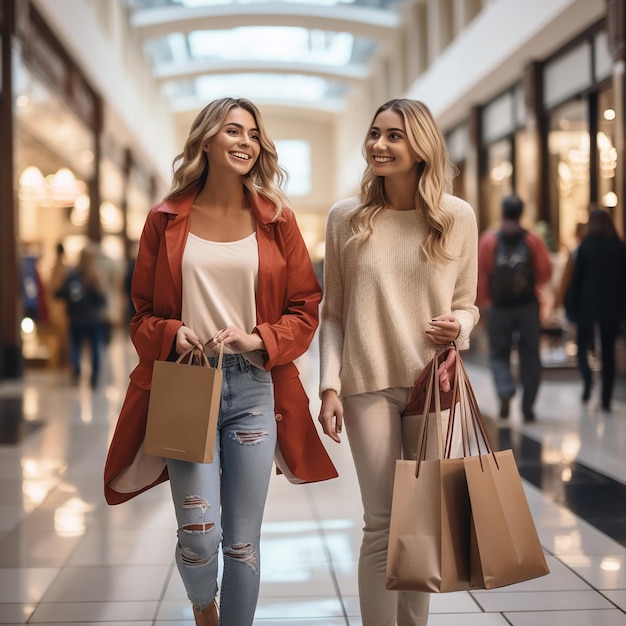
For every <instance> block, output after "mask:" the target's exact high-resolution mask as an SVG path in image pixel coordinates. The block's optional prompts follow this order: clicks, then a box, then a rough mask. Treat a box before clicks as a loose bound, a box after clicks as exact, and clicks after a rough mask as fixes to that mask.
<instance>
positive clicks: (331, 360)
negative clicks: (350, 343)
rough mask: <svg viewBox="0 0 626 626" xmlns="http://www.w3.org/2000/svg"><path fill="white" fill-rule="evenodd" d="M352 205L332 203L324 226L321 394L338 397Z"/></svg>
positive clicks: (343, 202)
mask: <svg viewBox="0 0 626 626" xmlns="http://www.w3.org/2000/svg"><path fill="white" fill-rule="evenodd" d="M352 204H353V202H351V201H350V200H345V201H341V202H338V203H337V204H335V205H334V206H333V207H332V208H331V210H330V212H329V214H328V221H327V224H326V254H325V259H324V297H323V299H322V305H321V313H320V320H321V324H320V395H321V394H322V393H323V392H324V391H326V390H327V389H334V390H335V391H336V392H337V394H338V395H340V394H341V379H340V375H341V362H342V357H343V343H344V328H343V304H344V294H343V291H344V288H343V287H344V286H343V272H342V270H341V252H342V248H343V245H344V244H345V241H346V239H347V236H349V219H347V218H346V216H345V213H346V211H347V210H349V208H350V206H351V205H352ZM346 230H347V231H348V232H346Z"/></svg>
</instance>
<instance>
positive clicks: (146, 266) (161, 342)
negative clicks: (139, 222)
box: [130, 209, 182, 388]
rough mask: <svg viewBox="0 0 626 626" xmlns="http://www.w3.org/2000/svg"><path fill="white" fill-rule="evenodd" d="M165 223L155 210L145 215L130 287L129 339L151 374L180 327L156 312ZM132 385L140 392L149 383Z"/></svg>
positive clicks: (164, 313)
mask: <svg viewBox="0 0 626 626" xmlns="http://www.w3.org/2000/svg"><path fill="white" fill-rule="evenodd" d="M167 219H168V217H167V215H166V214H163V213H157V212H155V211H154V209H153V210H152V211H151V212H150V213H149V214H148V218H147V219H146V223H145V225H144V229H143V232H142V235H141V239H140V242H139V249H138V252H137V260H136V262H135V270H134V272H133V280H132V287H131V297H132V300H133V304H134V306H135V311H136V313H135V315H134V316H133V318H132V320H131V322H130V336H131V339H132V341H133V344H134V345H135V348H136V349H137V354H138V355H139V362H140V364H141V365H144V366H146V365H149V368H148V371H150V372H151V370H152V363H153V362H154V361H156V360H166V359H167V358H168V357H170V355H171V352H172V346H173V342H174V338H175V336H176V331H177V330H178V329H179V328H180V327H181V325H182V322H181V321H180V320H178V319H171V311H165V310H162V311H159V310H157V309H158V307H157V306H156V305H155V289H156V288H158V287H157V282H158V276H159V269H160V267H161V266H164V265H165V264H166V263H167V256H166V254H165V251H164V245H165V243H164V232H165V226H166V223H167ZM143 369H144V370H145V369H146V368H145V367H144V368H143ZM139 371H142V370H141V369H140V370H139ZM133 379H134V377H133ZM135 382H136V383H137V384H139V385H140V386H142V387H143V388H147V387H146V384H148V385H149V381H141V380H135Z"/></svg>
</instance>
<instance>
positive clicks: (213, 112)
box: [165, 98, 286, 219]
mask: <svg viewBox="0 0 626 626" xmlns="http://www.w3.org/2000/svg"><path fill="white" fill-rule="evenodd" d="M234 108H241V109H244V110H245V111H248V113H250V114H251V115H252V117H253V118H254V121H255V123H256V127H257V129H258V131H259V142H260V145H261V152H260V154H259V158H258V159H257V161H256V163H255V164H254V166H253V167H252V169H251V170H250V172H249V173H248V174H246V176H244V178H243V185H244V187H245V188H246V189H247V190H248V192H249V193H250V195H251V196H252V197H258V196H263V197H264V198H266V199H267V200H269V201H270V202H271V203H272V204H273V205H274V206H275V207H276V215H275V217H274V219H276V217H278V215H279V214H280V212H281V210H282V208H283V206H284V205H285V202H286V199H285V195H284V194H283V192H282V189H281V187H282V185H283V183H284V182H285V179H286V174H285V172H284V171H283V169H282V168H281V167H280V165H279V164H278V154H277V153H276V146H275V145H274V142H273V141H272V139H271V137H270V136H269V135H268V134H267V131H266V130H265V126H264V124H263V120H262V119H261V114H260V112H259V110H258V109H257V107H256V106H255V105H254V104H252V102H250V100H247V99H246V98H220V99H219V100H214V101H213V102H210V103H209V104H207V105H206V106H205V107H204V109H202V111H200V113H198V115H197V116H196V119H195V120H194V121H193V124H192V125H191V130H190V131H189V136H188V137H187V141H186V143H185V146H184V148H183V151H182V152H181V153H180V154H178V155H177V156H176V157H175V158H174V162H173V164H172V170H173V178H172V186H171V187H170V190H169V191H168V193H167V194H166V196H165V200H170V199H172V198H176V197H177V196H181V195H183V194H185V193H187V192H188V191H190V190H192V189H196V188H197V189H201V188H202V187H203V186H204V183H205V182H206V179H207V176H208V174H209V161H208V159H207V156H206V152H205V151H204V146H205V145H206V143H207V142H208V141H209V139H211V137H213V136H214V135H216V134H217V133H218V131H219V130H220V128H221V127H222V126H223V125H224V120H225V119H226V116H227V115H228V112H229V111H230V110H231V109H234Z"/></svg>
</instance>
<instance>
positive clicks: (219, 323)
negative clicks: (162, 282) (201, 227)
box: [182, 233, 263, 367]
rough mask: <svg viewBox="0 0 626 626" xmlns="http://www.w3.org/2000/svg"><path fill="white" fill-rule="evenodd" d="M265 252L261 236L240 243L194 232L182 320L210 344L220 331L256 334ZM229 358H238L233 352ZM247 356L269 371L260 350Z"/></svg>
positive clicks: (185, 266) (185, 258) (185, 268)
mask: <svg viewBox="0 0 626 626" xmlns="http://www.w3.org/2000/svg"><path fill="white" fill-rule="evenodd" d="M258 273H259V252H258V245H257V240H256V233H252V234H251V235H249V236H248V237H246V238H245V239H240V240H239V241H226V242H221V241H209V240H207V239H202V238H200V237H198V236H197V235H194V234H193V233H189V235H188V237H187V244H186V245H185V250H184V252H183V263H182V275H183V308H182V321H183V323H184V324H185V326H188V327H189V328H191V329H192V330H193V331H194V332H195V333H196V334H197V335H198V337H200V339H201V341H202V342H203V343H206V342H207V341H209V340H210V339H211V338H212V337H213V336H214V335H215V333H216V332H217V331H218V330H221V329H222V328H224V327H226V326H230V325H233V326H237V327H238V328H241V329H242V330H245V331H246V332H248V333H250V332H252V329H253V328H254V327H255V326H256V289H257V279H258ZM224 353H225V354H232V351H231V350H229V349H228V348H225V349H224ZM244 356H245V357H246V358H247V359H248V360H249V361H250V362H252V363H253V364H255V365H258V366H259V367H263V358H262V356H261V354H260V353H259V352H251V353H246V354H244Z"/></svg>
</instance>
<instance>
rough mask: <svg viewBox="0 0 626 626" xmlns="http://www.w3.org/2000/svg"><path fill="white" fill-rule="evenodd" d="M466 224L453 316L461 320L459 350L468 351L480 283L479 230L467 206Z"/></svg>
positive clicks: (453, 302)
mask: <svg viewBox="0 0 626 626" xmlns="http://www.w3.org/2000/svg"><path fill="white" fill-rule="evenodd" d="M462 216H463V220H464V221H465V224H464V226H463V228H462V229H461V230H462V232H463V241H462V243H461V249H460V258H461V259H462V262H461V263H459V271H458V274H457V279H456V283H455V285H454V292H453V296H452V315H454V317H456V318H457V320H459V324H460V325H461V329H460V331H459V336H458V337H457V340H456V345H457V347H458V348H459V350H467V349H468V348H469V345H470V333H471V332H472V330H473V329H474V326H475V325H476V323H477V321H478V317H479V316H478V308H477V307H476V305H475V301H476V287H477V282H478V228H477V225H476V216H475V214H474V211H473V210H471V208H469V206H467V209H466V210H465V211H463V213H462Z"/></svg>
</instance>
